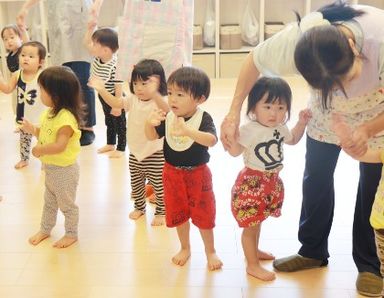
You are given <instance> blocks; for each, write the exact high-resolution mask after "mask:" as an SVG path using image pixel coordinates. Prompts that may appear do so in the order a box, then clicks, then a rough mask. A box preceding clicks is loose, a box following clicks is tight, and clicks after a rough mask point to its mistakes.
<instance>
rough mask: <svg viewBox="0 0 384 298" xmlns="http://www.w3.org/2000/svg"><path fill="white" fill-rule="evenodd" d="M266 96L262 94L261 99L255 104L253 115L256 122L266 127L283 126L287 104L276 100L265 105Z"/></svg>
mask: <svg viewBox="0 0 384 298" xmlns="http://www.w3.org/2000/svg"><path fill="white" fill-rule="evenodd" d="M267 96H268V94H264V96H263V98H262V99H261V100H260V101H258V102H257V104H256V106H255V109H254V110H253V114H254V115H255V118H256V121H257V122H259V123H260V124H261V125H264V126H267V127H276V126H278V125H280V124H283V123H284V122H285V121H286V119H287V118H286V117H287V112H288V108H287V104H286V103H285V102H281V103H280V102H279V101H278V100H276V101H274V102H270V103H266V102H265V101H266V99H267Z"/></svg>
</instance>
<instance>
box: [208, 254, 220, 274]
mask: <svg viewBox="0 0 384 298" xmlns="http://www.w3.org/2000/svg"><path fill="white" fill-rule="evenodd" d="M207 261H208V269H209V270H211V271H213V270H218V269H221V267H223V262H222V261H221V260H220V259H219V257H218V256H217V255H216V254H215V253H211V254H207Z"/></svg>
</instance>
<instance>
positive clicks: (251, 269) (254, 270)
mask: <svg viewBox="0 0 384 298" xmlns="http://www.w3.org/2000/svg"><path fill="white" fill-rule="evenodd" d="M247 273H248V274H249V275H252V276H253V277H256V278H258V279H261V280H264V281H271V280H274V279H275V278H276V274H275V273H274V272H272V271H268V270H266V269H264V268H263V267H261V266H260V265H248V266H247Z"/></svg>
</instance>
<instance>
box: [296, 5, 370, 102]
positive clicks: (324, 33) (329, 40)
mask: <svg viewBox="0 0 384 298" xmlns="http://www.w3.org/2000/svg"><path fill="white" fill-rule="evenodd" d="M318 11H319V12H321V13H322V14H323V17H324V19H327V20H328V21H330V22H331V24H332V26H318V27H314V28H312V29H310V30H308V31H307V32H305V33H304V34H303V35H302V37H301V38H300V40H299V42H298V43H297V45H296V48H295V54H294V59H295V64H296V68H297V70H298V71H299V72H300V73H301V75H302V76H303V77H304V78H305V80H306V81H307V82H308V83H309V84H310V85H311V86H312V87H313V88H315V89H317V90H319V91H320V93H321V102H322V106H323V108H325V109H327V108H328V107H329V106H330V104H331V101H332V89H334V88H335V87H336V88H339V89H340V90H342V91H343V92H344V95H345V96H346V92H345V89H344V86H343V84H342V80H343V78H344V76H345V75H346V74H347V73H348V71H349V70H350V69H351V67H352V65H353V63H354V59H355V54H354V53H353V51H352V49H351V46H350V44H349V41H348V37H347V36H345V34H344V33H343V32H341V31H340V30H339V28H338V25H339V22H344V21H348V20H351V19H353V18H355V17H358V16H361V15H363V14H364V12H363V11H361V10H357V9H355V8H353V7H351V6H349V5H347V4H346V2H345V1H336V2H334V3H332V4H329V5H326V6H324V7H322V8H320V9H319V10H318Z"/></svg>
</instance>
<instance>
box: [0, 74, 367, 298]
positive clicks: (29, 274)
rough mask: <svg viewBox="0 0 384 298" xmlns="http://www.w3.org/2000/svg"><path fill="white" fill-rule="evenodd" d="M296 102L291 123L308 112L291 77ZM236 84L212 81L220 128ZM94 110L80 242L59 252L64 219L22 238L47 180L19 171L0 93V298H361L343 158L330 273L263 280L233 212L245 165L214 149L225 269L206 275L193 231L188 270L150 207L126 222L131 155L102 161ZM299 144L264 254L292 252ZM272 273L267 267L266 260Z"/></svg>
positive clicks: (350, 174) (31, 226) (351, 192)
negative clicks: (233, 193)
mask: <svg viewBox="0 0 384 298" xmlns="http://www.w3.org/2000/svg"><path fill="white" fill-rule="evenodd" d="M289 82H290V83H291V86H292V88H293V93H294V104H293V113H292V121H291V122H290V124H291V125H293V123H294V121H295V120H296V119H297V112H298V110H299V109H300V108H303V107H305V104H306V100H307V97H308V92H307V88H306V86H305V84H304V83H303V81H301V80H299V79H297V78H290V79H289ZM234 86H235V80H232V79H221V80H212V94H211V96H210V98H209V99H208V101H207V102H206V103H205V104H204V106H203V107H204V108H205V109H206V110H207V111H209V112H210V113H211V114H212V116H213V117H214V120H215V123H216V126H217V128H218V130H219V126H220V123H221V120H222V119H223V116H224V115H225V113H226V112H227V110H228V107H229V102H230V98H231V96H232V94H233V90H234ZM97 108H98V124H97V126H96V127H95V130H96V134H97V137H96V141H95V143H94V144H92V145H90V146H87V147H83V148H82V151H81V154H80V157H79V164H80V170H81V178H80V185H79V188H78V193H77V203H78V205H79V207H80V224H79V233H80V235H79V241H78V243H76V244H75V245H73V246H71V247H69V248H67V249H63V250H59V249H55V248H52V243H53V242H54V241H56V240H57V239H59V238H60V237H61V236H62V234H63V232H64V229H63V216H62V215H61V214H60V215H59V217H58V222H57V226H56V228H55V229H54V230H53V232H52V235H51V238H49V239H47V240H45V241H44V242H42V243H41V244H40V245H38V246H36V247H34V246H31V245H30V244H29V243H28V242H27V239H28V237H29V236H30V235H31V234H33V233H35V232H36V231H37V230H38V228H39V222H40V216H41V210H42V205H43V191H44V177H43V172H42V171H41V165H40V162H39V161H38V160H37V159H35V158H32V159H31V162H30V165H29V167H27V168H25V169H22V170H15V169H14V168H13V166H14V164H15V163H16V162H17V161H18V157H19V153H18V139H19V136H18V134H15V133H13V128H14V126H13V121H12V112H11V104H10V97H9V96H5V95H0V195H2V201H1V202H0V297H1V298H18V297H22V298H61V297H63V298H64V297H65V298H109V297H110V298H119V297H134V298H141V297H145V298H146V297H166V298H173V297H175V298H176V297H177V298H183V297H191V298H192V297H194V298H195V297H207V298H211V297H212V298H214V297H220V298H238V297H239V298H240V297H244V298H245V297H247V298H250V297H285V298H290V297H302V298H304V297H305V298H306V297H310V298H320V297H327V298H329V297H334V298H351V297H360V296H359V295H358V294H357V292H356V290H355V280H356V276H357V270H356V268H355V266H354V263H353V261H352V256H351V251H352V245H351V242H352V241H351V231H352V225H351V224H352V218H353V209H354V203H355V192H356V189H357V171H358V164H357V162H355V161H353V160H351V159H350V158H348V157H347V156H346V155H344V154H342V155H341V157H340V160H339V164H338V167H337V171H336V174H335V180H336V182H335V184H336V196H337V198H336V209H335V218H334V223H333V228H332V231H331V235H330V237H329V249H330V254H331V258H330V259H329V266H328V267H326V268H322V269H313V270H307V271H302V272H297V273H277V278H276V280H274V281H272V282H262V281H259V280H257V279H255V278H252V277H250V276H247V274H246V273H245V262H244V256H243V252H242V248H241V243H240V234H241V230H240V228H238V227H237V225H236V222H235V220H234V219H233V218H232V214H231V212H230V189H231V187H232V184H233V182H234V179H235V176H236V175H237V173H238V171H239V170H240V169H241V167H242V159H241V157H238V158H233V157H230V156H229V155H228V154H227V153H225V152H224V150H223V148H222V146H221V144H220V143H218V144H217V145H216V146H215V147H214V148H212V149H211V150H210V153H211V161H210V167H211V169H212V172H213V180H214V190H215V194H216V200H217V219H216V224H217V226H216V228H215V230H214V233H215V241H216V249H217V252H218V255H219V256H220V257H221V258H222V260H223V262H224V267H223V269H222V270H220V271H217V272H210V271H208V270H207V268H206V260H205V256H204V250H203V244H202V241H201V238H200V236H199V233H198V230H197V229H196V228H195V227H193V228H192V230H191V241H192V257H191V259H190V261H189V262H188V263H187V264H186V265H185V266H184V267H179V266H176V265H174V264H172V262H171V257H172V256H173V255H174V254H175V253H176V252H177V251H178V249H179V244H178V239H177V235H176V230H175V229H168V228H166V227H152V226H151V225H150V222H151V220H152V218H153V206H148V210H147V214H146V216H143V217H142V218H140V219H139V220H137V221H132V220H130V219H129V218H128V213H129V212H130V211H131V210H132V206H133V202H132V201H131V200H130V182H129V181H130V180H129V172H128V158H127V157H128V155H127V154H126V156H125V157H123V158H121V159H117V160H112V159H109V158H108V156H107V155H98V154H97V153H96V150H97V148H99V147H101V146H103V145H104V144H105V128H104V125H103V123H104V122H103V115H102V112H101V109H100V105H99V104H98V105H97ZM304 145H305V144H304V138H303V140H302V141H301V142H300V143H299V144H298V145H296V146H286V147H285V167H284V169H283V171H282V173H281V176H282V178H283V180H284V183H285V188H286V196H285V203H284V206H283V214H282V216H281V217H280V218H277V219H275V218H269V219H267V220H266V221H265V223H264V224H263V227H262V234H261V243H260V247H261V248H262V249H264V250H268V251H271V252H272V253H273V254H274V255H275V256H277V257H283V256H287V255H290V254H293V253H296V252H297V250H298V248H299V242H298V240H297V230H298V221H299V214H300V207H301V179H302V173H303V165H304V154H305V152H304ZM265 266H266V267H267V268H270V269H272V263H271V262H265Z"/></svg>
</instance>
